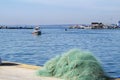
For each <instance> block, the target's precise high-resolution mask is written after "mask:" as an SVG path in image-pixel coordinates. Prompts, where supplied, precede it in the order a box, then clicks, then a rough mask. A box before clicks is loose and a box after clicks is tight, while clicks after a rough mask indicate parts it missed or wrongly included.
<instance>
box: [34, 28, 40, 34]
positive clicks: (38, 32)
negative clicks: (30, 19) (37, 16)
mask: <svg viewBox="0 0 120 80" xmlns="http://www.w3.org/2000/svg"><path fill="white" fill-rule="evenodd" d="M32 34H35V35H41V31H40V28H39V27H35V29H34V31H33V32H32Z"/></svg>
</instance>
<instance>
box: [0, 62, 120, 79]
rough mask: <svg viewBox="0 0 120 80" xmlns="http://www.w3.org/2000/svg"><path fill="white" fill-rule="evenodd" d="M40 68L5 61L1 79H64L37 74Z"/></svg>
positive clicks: (1, 66) (0, 68)
mask: <svg viewBox="0 0 120 80" xmlns="http://www.w3.org/2000/svg"><path fill="white" fill-rule="evenodd" d="M40 68H42V67H39V66H32V65H26V64H19V63H11V62H4V63H2V65H0V80H62V79H58V78H53V77H41V76H36V70H37V69H40ZM112 80H120V79H112Z"/></svg>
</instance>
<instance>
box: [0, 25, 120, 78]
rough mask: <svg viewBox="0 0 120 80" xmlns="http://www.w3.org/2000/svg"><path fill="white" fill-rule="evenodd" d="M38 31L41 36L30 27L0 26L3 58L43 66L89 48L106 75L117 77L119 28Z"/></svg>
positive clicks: (119, 45) (0, 47) (118, 72)
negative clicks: (75, 49)
mask: <svg viewBox="0 0 120 80" xmlns="http://www.w3.org/2000/svg"><path fill="white" fill-rule="evenodd" d="M61 26H62V25H61ZM48 27H49V26H48ZM41 30H42V35H41V36H35V35H32V34H31V32H32V31H33V30H29V29H28V30H25V29H24V30H22V29H21V30H15V29H14V30H12V29H1V30H0V56H1V57H2V59H3V60H7V61H14V62H20V63H27V64H33V65H43V64H44V63H45V62H46V61H48V60H49V59H51V58H53V57H55V56H57V55H60V54H62V53H64V52H66V51H68V50H70V49H73V48H79V49H82V50H88V51H91V52H92V53H93V54H94V55H95V56H96V57H97V58H98V59H99V60H100V61H101V64H102V65H103V67H104V69H105V71H106V72H107V73H108V75H110V76H112V77H120V30H107V29H104V30H80V29H78V30H77V29H73V30H68V31H65V30H64V28H52V29H50V28H48V29H47V28H45V29H44V28H42V29H41Z"/></svg>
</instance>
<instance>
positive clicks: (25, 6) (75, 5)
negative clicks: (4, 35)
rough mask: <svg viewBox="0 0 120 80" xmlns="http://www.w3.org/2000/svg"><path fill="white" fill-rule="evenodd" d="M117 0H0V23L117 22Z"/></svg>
mask: <svg viewBox="0 0 120 80" xmlns="http://www.w3.org/2000/svg"><path fill="white" fill-rule="evenodd" d="M118 20H120V0H0V24H81V23H85V24H90V23H91V22H93V21H100V22H103V23H117V21H118Z"/></svg>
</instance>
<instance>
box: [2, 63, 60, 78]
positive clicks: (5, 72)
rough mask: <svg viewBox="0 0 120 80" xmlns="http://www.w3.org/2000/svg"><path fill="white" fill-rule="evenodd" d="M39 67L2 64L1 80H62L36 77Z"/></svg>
mask: <svg viewBox="0 0 120 80" xmlns="http://www.w3.org/2000/svg"><path fill="white" fill-rule="evenodd" d="M38 68H39V67H36V66H31V65H25V64H21V65H17V64H2V65H1V66H0V80H62V79H58V78H53V77H40V76H36V74H35V72H36V70H37V69H38Z"/></svg>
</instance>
